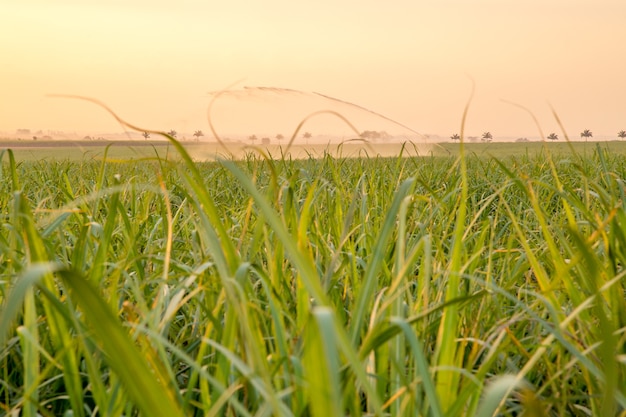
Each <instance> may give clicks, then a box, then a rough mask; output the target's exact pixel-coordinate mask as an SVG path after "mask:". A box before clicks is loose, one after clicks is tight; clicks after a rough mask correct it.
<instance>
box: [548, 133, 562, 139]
mask: <svg viewBox="0 0 626 417" xmlns="http://www.w3.org/2000/svg"><path fill="white" fill-rule="evenodd" d="M548 139H550V140H558V139H559V136H558V135H557V134H556V133H550V134H549V135H548Z"/></svg>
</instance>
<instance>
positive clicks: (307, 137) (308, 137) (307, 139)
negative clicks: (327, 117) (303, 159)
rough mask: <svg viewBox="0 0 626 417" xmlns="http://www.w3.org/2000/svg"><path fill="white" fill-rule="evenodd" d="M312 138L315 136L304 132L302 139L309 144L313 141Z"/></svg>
mask: <svg viewBox="0 0 626 417" xmlns="http://www.w3.org/2000/svg"><path fill="white" fill-rule="evenodd" d="M312 136H313V135H312V134H310V133H309V132H304V134H303V135H302V137H303V138H304V139H306V143H309V139H311V137H312Z"/></svg>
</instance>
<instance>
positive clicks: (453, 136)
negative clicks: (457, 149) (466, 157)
mask: <svg viewBox="0 0 626 417" xmlns="http://www.w3.org/2000/svg"><path fill="white" fill-rule="evenodd" d="M450 139H452V140H461V137H460V136H459V134H458V133H455V134H454V135H452V136H450Z"/></svg>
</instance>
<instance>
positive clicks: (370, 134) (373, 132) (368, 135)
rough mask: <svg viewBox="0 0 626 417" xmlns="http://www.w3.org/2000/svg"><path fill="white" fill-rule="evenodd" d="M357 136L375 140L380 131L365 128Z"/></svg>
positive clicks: (379, 136)
mask: <svg viewBox="0 0 626 417" xmlns="http://www.w3.org/2000/svg"><path fill="white" fill-rule="evenodd" d="M385 133H386V132H385ZM359 136H361V138H362V139H371V140H376V139H380V138H381V137H382V134H381V133H380V132H377V131H376V130H365V131H363V132H361V134H360V135H359Z"/></svg>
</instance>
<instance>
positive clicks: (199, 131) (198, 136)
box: [193, 130, 204, 142]
mask: <svg viewBox="0 0 626 417" xmlns="http://www.w3.org/2000/svg"><path fill="white" fill-rule="evenodd" d="M193 135H194V136H195V137H196V142H197V141H199V140H200V136H204V133H202V130H196V131H195V132H193Z"/></svg>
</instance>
